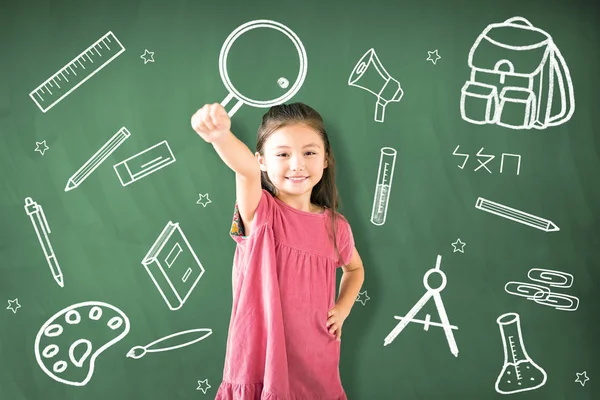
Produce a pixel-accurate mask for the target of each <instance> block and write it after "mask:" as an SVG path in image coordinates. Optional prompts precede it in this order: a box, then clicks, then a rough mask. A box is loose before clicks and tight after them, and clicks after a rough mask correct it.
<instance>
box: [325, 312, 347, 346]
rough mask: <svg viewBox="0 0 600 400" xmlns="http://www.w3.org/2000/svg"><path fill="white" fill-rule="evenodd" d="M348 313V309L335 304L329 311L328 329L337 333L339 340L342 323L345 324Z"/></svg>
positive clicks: (338, 339)
mask: <svg viewBox="0 0 600 400" xmlns="http://www.w3.org/2000/svg"><path fill="white" fill-rule="evenodd" d="M348 314H349V313H348V311H346V310H345V309H343V308H342V307H340V306H338V305H335V306H334V307H333V308H332V309H331V310H329V311H328V312H327V329H328V330H329V333H331V334H334V335H335V337H336V340H337V341H338V342H339V341H341V338H342V325H344V321H345V320H346V318H347V317H348Z"/></svg>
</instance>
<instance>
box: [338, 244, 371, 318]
mask: <svg viewBox="0 0 600 400" xmlns="http://www.w3.org/2000/svg"><path fill="white" fill-rule="evenodd" d="M342 269H343V270H344V274H343V275H342V279H341V281H340V294H339V296H338V299H337V302H336V306H338V307H339V308H341V309H342V310H343V311H345V315H346V316H348V314H350V310H351V309H352V306H353V305H354V302H356V298H357V297H358V292H359V291H360V288H361V287H362V284H363V282H364V280H365V270H364V268H363V263H362V260H361V258H360V255H359V254H358V251H357V250H356V247H355V248H354V250H352V257H351V258H350V262H349V263H348V265H345V266H343V267H342Z"/></svg>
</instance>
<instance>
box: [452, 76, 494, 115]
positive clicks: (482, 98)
mask: <svg viewBox="0 0 600 400" xmlns="http://www.w3.org/2000/svg"><path fill="white" fill-rule="evenodd" d="M497 109H498V89H497V88H496V86H494V85H488V84H485V83H480V82H474V81H467V82H466V83H465V85H464V86H463V87H462V89H461V96H460V113H461V116H462V118H463V119H464V120H465V121H469V122H471V123H473V124H478V125H483V124H489V123H493V122H494V116H495V115H496V112H497Z"/></svg>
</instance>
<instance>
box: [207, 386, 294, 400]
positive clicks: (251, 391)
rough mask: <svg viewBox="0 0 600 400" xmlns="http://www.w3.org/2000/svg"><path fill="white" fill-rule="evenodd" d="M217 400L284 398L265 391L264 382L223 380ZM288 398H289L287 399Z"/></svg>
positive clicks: (278, 399) (276, 399)
mask: <svg viewBox="0 0 600 400" xmlns="http://www.w3.org/2000/svg"><path fill="white" fill-rule="evenodd" d="M215 400H284V399H282V398H280V397H277V396H275V395H274V394H271V393H268V392H264V391H263V384H262V383H244V384H236V383H229V382H222V383H221V386H219V390H218V391H217V397H215ZM286 400H287V399H286Z"/></svg>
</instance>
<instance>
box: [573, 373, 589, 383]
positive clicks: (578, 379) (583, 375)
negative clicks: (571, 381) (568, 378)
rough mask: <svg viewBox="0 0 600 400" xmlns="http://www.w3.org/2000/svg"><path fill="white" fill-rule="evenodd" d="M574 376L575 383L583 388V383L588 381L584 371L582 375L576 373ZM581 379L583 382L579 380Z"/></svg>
mask: <svg viewBox="0 0 600 400" xmlns="http://www.w3.org/2000/svg"><path fill="white" fill-rule="evenodd" d="M575 374H576V375H577V379H575V382H579V383H581V386H585V383H586V382H587V381H589V380H590V378H588V377H587V372H586V371H583V372H582V373H578V372H576V373H575ZM581 377H583V378H584V379H583V381H581V380H580V379H581Z"/></svg>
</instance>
